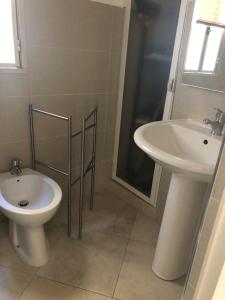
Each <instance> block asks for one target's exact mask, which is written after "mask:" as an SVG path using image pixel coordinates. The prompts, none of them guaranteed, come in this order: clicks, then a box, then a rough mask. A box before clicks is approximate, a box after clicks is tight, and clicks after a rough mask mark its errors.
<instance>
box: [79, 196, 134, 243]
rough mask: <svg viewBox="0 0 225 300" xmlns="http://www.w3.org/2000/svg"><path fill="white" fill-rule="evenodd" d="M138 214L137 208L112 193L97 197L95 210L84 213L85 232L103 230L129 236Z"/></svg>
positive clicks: (103, 231) (125, 236) (107, 232)
mask: <svg viewBox="0 0 225 300" xmlns="http://www.w3.org/2000/svg"><path fill="white" fill-rule="evenodd" d="M136 215H137V210H136V208H134V207H132V206H130V205H128V204H127V203H125V202H124V201H122V200H121V199H119V198H116V197H115V196H111V195H110V194H98V195H96V197H95V208H94V210H93V211H89V210H86V211H85V214H84V232H87V233H91V232H96V231H97V232H102V233H106V234H113V235H119V236H121V237H124V238H129V237H130V234H131V231H132V228H133V224H134V221H135V218H136Z"/></svg>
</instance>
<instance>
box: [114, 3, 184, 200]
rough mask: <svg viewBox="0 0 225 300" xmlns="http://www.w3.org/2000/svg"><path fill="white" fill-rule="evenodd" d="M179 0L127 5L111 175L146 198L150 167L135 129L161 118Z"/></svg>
mask: <svg viewBox="0 0 225 300" xmlns="http://www.w3.org/2000/svg"><path fill="white" fill-rule="evenodd" d="M180 4H181V0H170V1H168V0H158V1H157V0H155V1H151V0H136V1H132V9H131V17H130V28H129V40H128V49H127V61H126V73H125V83H124V93H123V105H122V114H121V115H122V117H121V126H120V137H119V146H118V156H117V167H116V177H118V178H119V179H120V180H122V181H123V182H125V183H126V184H128V185H129V186H131V187H132V188H134V189H135V190H137V191H139V192H140V193H141V194H143V195H144V196H147V197H148V198H150V197H151V190H152V183H153V177H154V171H155V163H154V161H153V160H152V159H151V158H149V157H148V156H147V155H146V154H145V153H144V152H143V151H141V150H140V149H139V148H138V147H137V146H136V144H135V143H134V139H133V135H134V132H135V130H136V129H137V128H138V127H140V126H142V125H144V124H146V123H150V122H154V121H160V120H162V118H163V112H164V106H165V99H166V93H167V84H168V79H169V74H170V67H171V62H172V55H173V48H174V42H175V36H176V29H177V25H178V17H179V11H180Z"/></svg>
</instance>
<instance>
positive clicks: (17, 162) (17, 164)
mask: <svg viewBox="0 0 225 300" xmlns="http://www.w3.org/2000/svg"><path fill="white" fill-rule="evenodd" d="M22 163H23V161H22V160H21V159H18V158H15V159H12V160H11V163H10V164H11V167H21V165H22Z"/></svg>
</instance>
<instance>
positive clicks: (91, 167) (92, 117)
mask: <svg viewBox="0 0 225 300" xmlns="http://www.w3.org/2000/svg"><path fill="white" fill-rule="evenodd" d="M34 113H38V114H42V115H44V116H48V117H51V118H56V119H60V120H62V121H64V122H66V123H67V141H68V142H67V153H68V161H67V171H66V172H65V171H63V170H60V169H58V168H56V167H54V166H52V165H50V164H47V163H45V162H42V161H39V160H37V159H36V150H35V132H34ZM97 117H98V108H97V106H96V107H95V108H94V109H93V110H92V111H91V112H90V114H89V115H87V116H86V117H83V118H82V119H81V130H79V131H77V132H74V133H73V132H72V116H68V117H65V116H61V115H57V114H53V113H50V112H47V111H44V110H40V109H37V108H34V107H33V105H32V104H30V105H29V121H30V139H31V157H32V168H33V169H36V167H37V165H40V166H42V167H45V168H48V169H50V170H52V171H54V172H57V173H59V174H61V175H64V176H66V177H67V182H68V184H67V187H68V199H67V235H68V236H69V237H70V236H71V233H72V196H71V190H72V187H73V186H74V185H75V184H76V183H78V182H79V183H80V197H79V209H78V238H79V239H81V238H82V232H83V208H84V178H85V176H86V175H87V174H88V173H89V172H91V193H90V210H93V207H94V188H95V165H96V140H97ZM91 121H92V122H91ZM89 122H91V124H89V125H88V123H89ZM91 129H92V156H91V160H90V161H89V162H88V164H87V167H86V168H85V165H86V164H85V141H86V132H87V131H88V130H91ZM75 137H80V138H81V160H80V175H79V176H78V177H77V178H76V179H75V180H72V140H73V139H74V138H75Z"/></svg>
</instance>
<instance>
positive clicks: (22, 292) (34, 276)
mask: <svg viewBox="0 0 225 300" xmlns="http://www.w3.org/2000/svg"><path fill="white" fill-rule="evenodd" d="M36 277H37V275H36V274H34V275H33V276H31V278H30V279H29V280H28V283H27V284H26V286H25V287H24V288H23V290H22V291H21V293H19V295H18V299H21V297H22V296H23V294H24V293H25V291H26V290H27V289H28V287H29V286H30V285H31V283H32V282H33V281H34V280H35V278H36Z"/></svg>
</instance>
